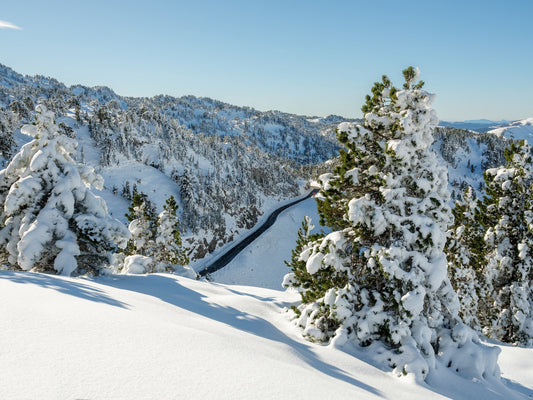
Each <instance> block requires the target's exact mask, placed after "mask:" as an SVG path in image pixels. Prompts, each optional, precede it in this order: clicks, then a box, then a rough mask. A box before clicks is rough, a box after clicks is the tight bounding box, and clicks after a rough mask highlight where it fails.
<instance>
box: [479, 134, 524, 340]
mask: <svg viewBox="0 0 533 400" xmlns="http://www.w3.org/2000/svg"><path fill="white" fill-rule="evenodd" d="M505 156H506V159H507V165H506V166H505V167H500V168H492V169H488V170H487V171H486V172H485V181H486V192H487V196H486V197H485V198H484V202H483V213H482V214H483V215H482V216H483V222H484V224H485V226H486V234H485V242H486V246H487V254H486V270H485V271H484V272H485V275H486V276H487V278H488V279H489V282H490V290H491V292H490V294H489V295H488V299H487V301H488V302H492V305H491V307H488V308H486V309H484V310H483V313H486V314H488V315H486V318H487V320H488V321H490V323H487V324H486V325H485V326H484V330H485V332H486V333H487V335H489V336H492V337H495V338H497V339H499V340H501V341H503V342H507V343H517V344H521V345H533V289H532V281H533V259H532V257H533V168H532V154H531V147H530V146H529V145H528V144H527V143H526V142H525V141H522V142H520V144H514V143H513V144H512V145H511V147H510V148H509V149H507V151H506V153H505Z"/></svg>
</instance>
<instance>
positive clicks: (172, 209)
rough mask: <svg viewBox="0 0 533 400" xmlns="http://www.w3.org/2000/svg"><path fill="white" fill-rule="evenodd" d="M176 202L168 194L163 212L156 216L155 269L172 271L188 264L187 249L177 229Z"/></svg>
mask: <svg viewBox="0 0 533 400" xmlns="http://www.w3.org/2000/svg"><path fill="white" fill-rule="evenodd" d="M177 211H178V204H177V203H176V199H174V196H170V197H169V198H168V199H167V201H166V203H165V205H164V206H163V212H161V214H159V216H158V218H157V232H156V239H155V244H156V245H155V251H154V258H155V261H156V263H158V267H157V270H161V271H164V270H166V271H174V270H175V269H176V268H179V267H180V266H185V265H187V264H189V257H188V256H187V249H186V248H185V247H183V244H182V240H181V235H180V232H179V229H178V224H179V220H178V216H177Z"/></svg>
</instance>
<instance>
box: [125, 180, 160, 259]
mask: <svg viewBox="0 0 533 400" xmlns="http://www.w3.org/2000/svg"><path fill="white" fill-rule="evenodd" d="M128 211H129V213H128V214H126V218H127V219H128V221H129V225H128V229H129V231H130V234H131V237H130V240H129V241H128V246H127V247H126V249H125V251H124V253H125V254H127V255H133V254H138V255H142V256H146V257H151V256H152V255H153V253H154V246H155V239H156V231H157V214H156V212H155V207H154V206H153V204H152V202H151V201H150V200H149V199H148V197H147V196H146V194H144V193H142V192H137V190H135V191H134V192H133V199H132V201H131V205H130V206H129V207H128Z"/></svg>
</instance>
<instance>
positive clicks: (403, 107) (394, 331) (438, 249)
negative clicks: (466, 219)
mask: <svg viewBox="0 0 533 400" xmlns="http://www.w3.org/2000/svg"><path fill="white" fill-rule="evenodd" d="M404 77H405V80H406V82H405V85H404V90H401V91H400V90H398V89H396V88H395V87H394V86H392V84H391V82H390V81H389V79H388V78H387V77H385V76H384V77H383V79H382V81H381V82H377V83H376V84H375V85H374V87H373V88H372V95H369V96H367V98H366V104H365V105H364V106H363V112H364V114H365V119H364V123H363V124H362V125H355V124H352V123H342V124H341V125H340V126H339V128H338V132H339V133H338V138H339V141H340V142H341V144H342V145H343V146H344V147H345V148H346V150H342V151H341V152H340V165H339V166H338V167H337V168H336V170H335V175H333V174H326V175H323V176H321V178H320V180H321V182H322V189H321V191H320V194H319V196H318V197H319V200H318V211H319V214H320V217H321V223H322V224H325V225H327V226H329V227H331V228H332V229H333V232H331V233H329V234H327V235H320V236H319V237H315V238H309V240H308V242H307V243H304V244H302V243H300V245H299V246H300V247H301V251H300V255H299V257H298V258H296V257H293V260H292V262H291V266H292V267H293V273H292V274H289V276H287V277H286V279H285V281H284V282H285V284H286V285H288V286H293V287H295V288H297V289H298V290H300V291H301V293H302V299H303V302H302V304H301V305H300V306H299V307H298V312H297V314H299V317H298V324H299V325H300V326H302V327H303V328H304V335H305V336H306V337H308V338H309V339H311V340H315V341H320V342H328V341H333V343H335V344H337V345H342V344H343V343H345V342H347V341H352V342H354V343H357V344H359V345H362V346H374V347H376V346H377V347H381V348H382V349H383V351H378V353H379V354H381V356H380V357H382V361H384V362H386V363H388V364H389V365H390V366H391V367H393V368H395V371H397V372H398V373H399V374H402V373H411V372H412V373H415V374H416V376H417V377H419V378H425V377H426V376H427V374H428V372H429V370H430V369H431V368H434V367H435V365H436V362H438V361H439V360H441V361H442V362H444V364H445V365H446V366H448V367H450V368H454V370H456V371H458V372H459V373H461V374H463V375H466V376H469V377H476V378H478V379H482V378H484V377H489V376H496V377H497V376H499V369H498V366H497V362H496V359H497V355H498V350H497V349H496V348H488V347H486V346H483V345H482V344H480V342H479V339H478V337H477V334H476V333H475V332H474V331H473V330H472V329H470V328H468V327H467V326H466V325H464V324H463V323H462V322H461V320H460V317H459V315H458V312H459V301H458V299H457V295H456V293H455V292H454V290H453V289H452V287H451V284H450V281H449V279H448V277H447V261H446V256H445V254H444V251H443V249H444V245H445V242H446V234H445V232H446V229H447V226H448V225H449V224H450V222H451V221H452V214H451V210H450V208H449V206H448V200H449V193H448V189H447V171H446V169H445V168H444V167H440V166H439V165H437V159H436V156H435V154H433V153H432V152H431V151H430V149H429V147H430V145H431V143H432V142H433V137H432V131H433V129H434V127H435V126H436V125H437V122H438V120H437V117H436V114H435V111H434V110H432V109H431V103H432V101H433V99H434V95H432V94H430V93H428V92H426V91H423V90H422V85H423V82H417V79H418V71H417V70H415V69H414V68H412V67H410V68H408V69H406V70H405V71H404ZM320 198H321V199H320ZM304 265H305V269H306V273H302V268H303V266H304ZM309 275H311V276H314V277H317V279H313V278H310V277H309ZM309 293H312V296H309V295H308V294H309ZM460 348H461V349H460ZM463 349H467V350H468V354H469V356H468V357H465V356H464V353H462V351H463Z"/></svg>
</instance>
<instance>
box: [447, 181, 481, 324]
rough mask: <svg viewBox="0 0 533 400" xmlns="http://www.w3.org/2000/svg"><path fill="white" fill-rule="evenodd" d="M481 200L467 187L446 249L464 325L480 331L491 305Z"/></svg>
mask: <svg viewBox="0 0 533 400" xmlns="http://www.w3.org/2000/svg"><path fill="white" fill-rule="evenodd" d="M478 203H479V201H478V200H477V198H476V196H475V192H474V189H473V188H472V187H471V186H468V187H467V188H466V189H465V191H464V193H463V196H462V198H461V199H460V200H458V201H457V202H456V204H455V208H454V209H453V215H454V223H453V225H452V226H451V227H450V229H449V230H448V232H447V235H448V240H447V242H446V247H445V252H446V255H447V259H448V273H449V277H450V281H451V284H452V286H453V288H454V289H455V291H456V293H457V295H458V297H459V302H460V303H461V308H460V310H459V315H460V316H461V318H462V320H463V322H464V323H465V324H467V325H468V326H470V327H471V328H473V329H475V330H476V331H481V325H480V322H479V315H480V312H481V313H483V310H484V309H485V308H486V307H490V305H489V304H484V303H483V302H484V299H485V298H486V296H485V294H486V293H487V286H486V280H485V275H484V273H483V268H484V266H485V258H484V249H485V246H484V233H485V232H484V229H483V226H482V225H481V223H480V222H479V204H478ZM480 295H481V304H480ZM481 318H483V316H481Z"/></svg>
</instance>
